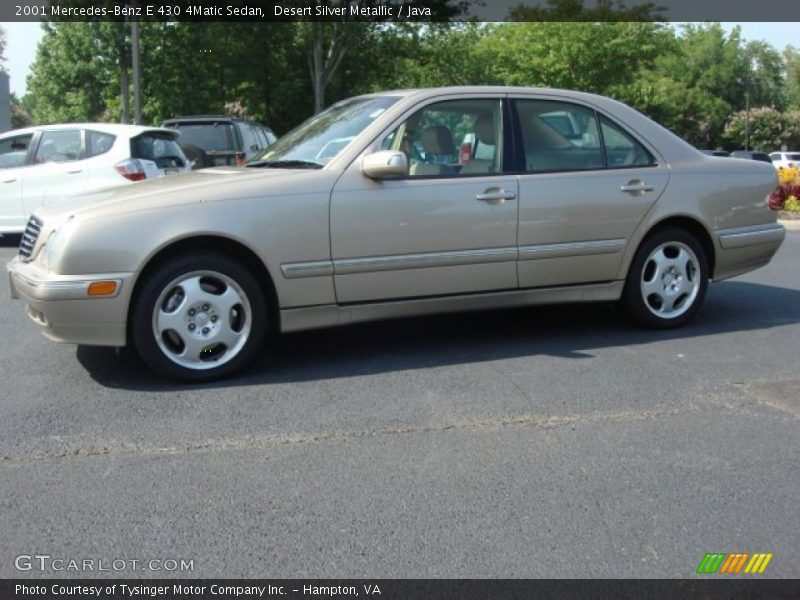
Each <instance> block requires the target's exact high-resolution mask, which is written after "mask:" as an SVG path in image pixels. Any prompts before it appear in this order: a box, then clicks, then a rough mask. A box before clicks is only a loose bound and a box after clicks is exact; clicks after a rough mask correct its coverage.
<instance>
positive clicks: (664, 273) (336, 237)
mask: <svg viewBox="0 0 800 600" xmlns="http://www.w3.org/2000/svg"><path fill="white" fill-rule="evenodd" d="M776 183H777V182H776V175H775V170H774V169H773V168H772V167H771V166H770V165H768V164H762V163H760V162H758V161H747V160H738V159H724V160H723V159H718V158H713V157H707V156H705V155H703V154H701V153H700V152H699V151H697V150H695V149H694V148H693V147H691V146H690V145H688V144H686V143H685V142H684V141H682V140H681V139H679V138H678V137H676V136H675V135H673V134H672V133H670V132H669V131H667V130H666V129H664V128H662V127H661V126H659V125H658V124H656V123H654V122H653V121H651V120H649V119H648V118H646V117H645V116H643V115H642V114H640V113H638V112H637V111H635V110H633V109H631V108H629V107H627V106H625V105H623V104H621V103H619V102H616V101H614V100H611V99H608V98H603V97H600V96H596V95H591V94H585V93H579V92H570V91H564V90H550V89H530V88H505V87H459V88H439V89H424V90H404V91H391V92H383V93H379V94H371V95H366V96H360V97H357V98H351V99H349V100H345V101H343V102H340V103H338V104H336V105H334V106H332V107H330V108H329V109H327V110H326V111H324V112H322V113H320V114H319V115H316V116H314V117H312V118H311V119H310V120H309V121H307V122H306V123H304V124H302V125H301V126H300V127H298V128H297V129H295V130H294V131H292V132H290V133H289V134H287V135H286V136H285V137H283V138H282V139H280V140H278V142H277V143H275V144H274V145H272V146H270V147H269V148H268V149H267V150H266V151H264V152H263V153H262V154H261V155H260V156H257V157H256V158H255V159H254V160H252V161H251V162H250V163H248V165H247V166H246V167H242V168H225V167H221V168H215V169H206V170H201V171H196V172H194V173H192V174H190V175H187V176H184V177H180V178H167V179H161V180H154V181H152V182H151V181H147V182H142V183H139V184H137V185H135V186H129V187H127V188H120V189H115V190H109V191H107V192H103V193H102V194H98V195H95V196H94V197H93V198H91V203H90V204H87V205H84V206H80V207H73V208H72V209H61V210H58V211H56V210H41V211H37V212H36V213H35V214H34V215H33V217H32V218H31V221H30V223H29V226H28V230H27V231H26V238H25V240H26V244H25V248H23V249H22V250H21V254H20V256H18V257H17V258H15V259H14V260H13V261H12V262H11V263H9V265H8V270H9V275H10V280H11V293H12V296H14V297H19V298H22V299H23V300H24V301H25V303H26V307H27V308H26V312H27V314H28V315H29V317H30V318H31V319H32V320H33V321H34V323H36V324H37V325H38V326H39V327H40V328H41V330H42V331H43V333H44V334H45V335H46V336H48V337H50V338H52V339H54V340H57V341H64V342H72V343H78V344H99V345H109V346H122V345H125V344H129V343H130V344H132V345H133V346H134V347H135V348H136V349H137V351H138V352H139V353H140V354H141V356H142V357H143V359H144V360H145V361H146V362H147V363H148V364H149V365H150V366H151V367H153V368H154V369H155V370H157V371H159V372H160V373H162V374H165V375H168V376H171V377H176V378H182V379H184V380H191V381H201V380H208V379H213V378H217V377H221V376H224V375H227V374H230V373H232V372H234V371H236V370H237V369H239V368H241V367H243V366H244V365H245V364H246V363H248V362H249V361H251V360H252V359H253V358H254V357H255V356H256V355H257V353H258V351H259V349H260V348H261V347H262V344H263V341H264V339H265V338H266V337H268V336H270V335H274V334H276V333H278V332H280V331H297V330H301V329H310V328H315V327H326V326H332V325H342V324H346V323H353V322H358V321H367V320H372V319H380V318H389V317H400V316H409V315H419V314H430V313H437V312H444V311H452V310H475V309H484V308H497V307H505V306H514V305H522V304H540V303H549V302H583V301H595V300H606V301H613V300H620V301H622V303H623V304H624V305H625V307H626V308H627V310H628V312H629V314H630V315H631V317H632V318H633V319H634V320H635V321H636V322H638V323H639V324H641V325H644V326H647V327H654V328H662V327H674V326H678V325H681V324H683V323H685V322H686V321H688V320H689V319H690V318H692V316H694V314H695V313H696V312H697V310H698V308H699V307H700V305H701V303H702V301H703V298H704V295H705V292H706V288H707V285H708V282H709V280H719V279H724V278H727V277H732V276H735V275H738V274H741V273H745V272H747V271H750V270H752V269H755V268H757V267H760V266H762V265H765V264H766V263H767V262H769V260H770V259H771V258H772V256H773V255H774V253H775V252H776V250H777V249H778V247H779V246H780V244H781V242H782V240H783V237H784V230H783V228H782V227H781V226H780V225H779V224H777V222H776V213H775V212H773V211H770V210H769V208H768V205H767V198H768V196H769V194H770V193H771V192H772V190H773V189H774V187H775V185H776ZM86 201H87V202H88V201H89V199H88V198H87V199H86ZM332 335H334V334H332Z"/></svg>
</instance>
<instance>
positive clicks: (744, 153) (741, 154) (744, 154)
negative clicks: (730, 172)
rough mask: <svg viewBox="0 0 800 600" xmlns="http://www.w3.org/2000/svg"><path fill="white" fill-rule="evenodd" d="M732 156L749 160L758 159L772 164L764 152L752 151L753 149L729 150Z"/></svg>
mask: <svg viewBox="0 0 800 600" xmlns="http://www.w3.org/2000/svg"><path fill="white" fill-rule="evenodd" d="M731 156H732V157H733V158H749V159H750V160H760V161H761V162H768V163H770V164H772V159H771V158H770V157H769V154H767V153H766V152H754V151H753V150H734V151H733V152H731Z"/></svg>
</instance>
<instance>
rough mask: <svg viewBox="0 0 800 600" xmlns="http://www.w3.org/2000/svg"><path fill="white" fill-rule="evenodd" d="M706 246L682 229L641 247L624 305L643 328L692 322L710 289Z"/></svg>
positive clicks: (666, 232) (669, 231) (665, 232)
mask: <svg viewBox="0 0 800 600" xmlns="http://www.w3.org/2000/svg"><path fill="white" fill-rule="evenodd" d="M708 271H709V270H708V258H707V257H706V252H705V250H704V249H703V246H702V244H700V242H699V241H698V240H697V239H696V238H695V237H694V236H693V235H692V234H690V233H688V232H686V231H684V230H682V229H665V230H662V231H659V232H656V233H655V234H653V235H651V236H650V237H648V238H647V239H645V241H644V242H642V245H641V246H640V247H639V250H638V251H637V252H636V256H635V257H634V259H633V263H632V264H631V268H630V271H629V272H628V278H627V280H626V282H625V291H624V293H623V303H624V304H625V307H626V309H627V312H628V314H629V315H630V317H631V318H632V319H633V320H634V321H635V322H636V323H638V324H639V325H642V326H644V327H649V328H653V329H667V328H670V327H678V326H680V325H683V324H684V323H686V322H687V321H688V320H689V319H691V318H692V317H693V316H694V314H695V313H696V312H697V310H698V309H699V308H700V305H701V304H702V302H703V299H704V297H705V294H706V289H707V287H708V276H709V273H708Z"/></svg>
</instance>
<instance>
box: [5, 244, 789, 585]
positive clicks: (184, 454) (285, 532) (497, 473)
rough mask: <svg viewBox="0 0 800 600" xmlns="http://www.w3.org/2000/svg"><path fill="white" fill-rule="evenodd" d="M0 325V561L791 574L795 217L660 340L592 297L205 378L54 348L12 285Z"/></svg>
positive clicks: (292, 351) (408, 573) (348, 343)
mask: <svg viewBox="0 0 800 600" xmlns="http://www.w3.org/2000/svg"><path fill="white" fill-rule="evenodd" d="M15 252H16V249H15V248H14V247H13V246H11V245H9V243H7V242H6V243H5V245H4V246H3V243H2V242H0V261H1V262H2V263H5V262H6V261H7V260H8V259H10V258H11V257H12V256H13V255H14V254H15ZM0 322H1V323H2V341H3V344H2V347H0V365H2V366H0V369H2V390H3V391H2V392H0V457H1V458H0V481H2V485H0V577H42V576H47V577H53V576H68V577H76V576H98V575H100V576H104V575H114V574H117V575H124V576H143V577H154V576H157V577H165V576H182V577H217V576H225V577H269V578H271V577H297V578H307V577H325V578H328V577H337V578H338V577H388V578H395V577H689V576H693V574H694V571H695V569H696V568H697V566H698V564H699V563H700V561H701V559H702V558H703V557H704V555H705V553H707V552H751V553H753V552H770V553H773V554H774V557H773V559H772V562H771V563H770V564H769V567H768V569H767V570H766V573H765V575H764V576H771V577H799V576H800V567H798V565H800V561H799V560H798V559H799V558H800V511H798V498H799V497H800V477H798V474H800V458H798V457H800V436H799V435H798V432H799V431H800V231H793V232H789V233H788V234H787V239H786V242H785V243H784V245H783V247H782V248H781V250H780V251H779V253H778V255H777V256H776V257H775V259H774V261H773V262H772V263H771V264H770V265H769V266H768V267H766V268H764V269H761V270H759V271H756V272H754V273H751V274H749V275H747V276H744V277H740V278H736V279H733V280H730V281H726V282H722V283H718V284H714V285H712V286H711V288H710V290H709V294H708V297H707V299H706V304H705V306H704V308H703V310H702V312H701V313H700V315H699V317H698V318H697V319H696V320H695V321H694V322H693V323H692V324H690V325H689V326H687V327H685V328H683V329H680V330H677V331H668V332H651V331H641V330H638V329H634V328H632V327H630V326H629V325H628V324H627V323H626V321H625V320H624V318H623V317H622V316H620V314H618V312H617V310H616V309H615V308H614V307H613V306H607V305H585V306H584V305H581V306H572V307H548V308H540V309H524V310H511V311H503V312H484V313H477V314H466V315H451V316H445V317H436V318H419V319H414V320H405V321H393V322H387V323H379V324H370V325H363V326H355V327H350V328H342V329H332V330H326V331H317V332H310V333H302V334H294V335H290V336H286V337H284V338H281V339H279V340H276V341H275V342H274V343H273V345H272V346H273V347H272V348H271V349H270V350H269V351H268V352H265V353H264V356H263V357H262V359H261V360H260V361H259V362H258V364H256V365H255V366H254V367H253V368H252V369H251V370H249V371H248V372H247V373H246V374H244V375H242V376H240V377H238V378H235V379H231V380H228V381H225V382H222V383H217V384H213V385H205V386H198V387H185V386H177V385H173V384H171V383H167V382H164V381H161V380H158V379H156V378H155V377H154V376H152V375H151V374H150V373H149V372H148V371H147V369H146V368H145V367H144V366H143V365H142V364H141V363H140V362H139V361H138V359H136V358H135V357H134V356H132V355H131V353H129V352H126V351H123V352H122V353H120V354H119V355H117V354H116V353H115V352H114V351H113V350H111V349H104V348H90V347H79V348H76V347H74V346H66V345H57V344H53V343H51V342H48V341H47V340H45V339H44V338H43V337H41V335H40V334H39V333H38V332H37V331H36V329H35V327H34V326H33V324H31V323H29V322H28V321H27V318H26V317H25V316H24V314H23V306H22V303H21V302H20V301H12V300H10V299H9V296H8V283H7V281H6V279H5V278H3V279H2V283H0ZM23 554H24V555H33V554H47V555H50V556H51V557H53V558H63V559H67V560H69V559H77V560H84V559H103V560H105V561H108V562H110V561H112V560H115V559H125V560H132V559H137V560H140V559H141V560H151V559H161V560H164V559H184V560H192V561H193V567H194V570H193V571H191V572H165V571H163V570H162V571H160V572H151V571H146V570H145V571H142V570H141V569H138V568H137V569H133V568H128V567H126V568H125V569H124V570H122V571H121V572H117V573H114V572H112V573H99V572H84V573H80V572H77V573H76V572H74V571H70V572H53V571H52V570H44V571H41V570H37V569H35V568H34V569H32V570H30V571H24V572H20V571H18V570H16V568H15V566H14V564H15V557H17V556H19V555H23Z"/></svg>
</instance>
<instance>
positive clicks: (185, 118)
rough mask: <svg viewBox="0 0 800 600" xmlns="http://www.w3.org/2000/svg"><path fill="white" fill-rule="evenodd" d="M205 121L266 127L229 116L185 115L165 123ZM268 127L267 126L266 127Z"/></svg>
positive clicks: (252, 121)
mask: <svg viewBox="0 0 800 600" xmlns="http://www.w3.org/2000/svg"><path fill="white" fill-rule="evenodd" d="M204 121H230V122H234V121H238V122H241V123H254V124H256V125H264V124H263V123H259V122H258V121H254V120H252V119H243V118H241V117H231V116H229V115H184V116H181V117H172V118H171V119H164V121H163V122H164V123H180V122H188V123H194V122H200V123H202V122H204ZM264 127H266V125H264Z"/></svg>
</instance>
